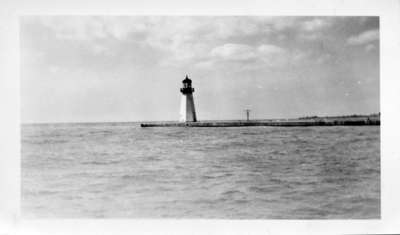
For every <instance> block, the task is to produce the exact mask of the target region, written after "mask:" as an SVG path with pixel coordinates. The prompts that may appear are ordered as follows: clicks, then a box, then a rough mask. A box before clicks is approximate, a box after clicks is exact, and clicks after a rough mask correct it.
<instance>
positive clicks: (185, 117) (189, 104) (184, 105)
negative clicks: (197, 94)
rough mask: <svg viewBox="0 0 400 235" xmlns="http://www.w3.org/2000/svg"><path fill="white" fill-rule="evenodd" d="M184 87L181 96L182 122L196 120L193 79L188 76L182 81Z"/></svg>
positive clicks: (180, 119)
mask: <svg viewBox="0 0 400 235" xmlns="http://www.w3.org/2000/svg"><path fill="white" fill-rule="evenodd" d="M182 83H183V87H182V88H181V93H182V98H181V110H180V118H179V121H181V122H196V121H197V118H196V110H195V108H194V101H193V92H194V88H192V80H190V79H189V78H188V76H187V75H186V78H185V79H183V81H182Z"/></svg>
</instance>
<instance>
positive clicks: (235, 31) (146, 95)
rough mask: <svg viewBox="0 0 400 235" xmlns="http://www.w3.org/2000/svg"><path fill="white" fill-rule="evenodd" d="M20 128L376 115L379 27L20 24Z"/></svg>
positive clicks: (363, 22)
mask: <svg viewBox="0 0 400 235" xmlns="http://www.w3.org/2000/svg"><path fill="white" fill-rule="evenodd" d="M20 46H21V50H20V74H21V83H20V84H21V120H22V122H23V123H43V122H114V121H115V122H120V121H123V122H125V121H162V120H178V119H179V105H180V98H181V94H180V91H179V88H180V87H181V86H182V80H183V79H184V78H185V76H186V75H188V76H189V77H190V78H191V79H192V80H193V87H194V88H195V92H194V94H193V95H194V102H195V105H196V111H197V118H198V119H199V120H221V119H222V120H223V119H245V118H246V113H245V111H244V110H245V109H251V113H250V118H253V119H264V118H293V117H302V116H313V115H318V116H327V115H349V114H370V113H377V112H379V111H380V106H379V102H380V98H379V17H321V16H319V17H267V16H54V15H49V16H23V17H21V18H20Z"/></svg>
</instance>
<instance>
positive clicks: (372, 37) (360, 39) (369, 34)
mask: <svg viewBox="0 0 400 235" xmlns="http://www.w3.org/2000/svg"><path fill="white" fill-rule="evenodd" d="M378 39H379V30H378V29H373V30H367V31H364V32H362V33H360V34H359V35H355V36H351V37H349V38H348V39H347V43H348V44H349V45H363V44H367V43H369V42H373V41H376V40H378Z"/></svg>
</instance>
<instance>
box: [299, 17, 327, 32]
mask: <svg viewBox="0 0 400 235" xmlns="http://www.w3.org/2000/svg"><path fill="white" fill-rule="evenodd" d="M329 19H330V18H324V19H321V18H314V19H312V20H307V21H304V22H302V24H301V28H302V29H303V30H305V31H316V30H321V29H324V28H326V27H328V26H330V25H331V24H332V22H331V21H329Z"/></svg>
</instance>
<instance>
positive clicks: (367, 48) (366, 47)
mask: <svg viewBox="0 0 400 235" xmlns="http://www.w3.org/2000/svg"><path fill="white" fill-rule="evenodd" d="M375 49H376V46H375V45H374V44H368V45H366V46H365V51H367V52H370V51H373V50H375Z"/></svg>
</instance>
